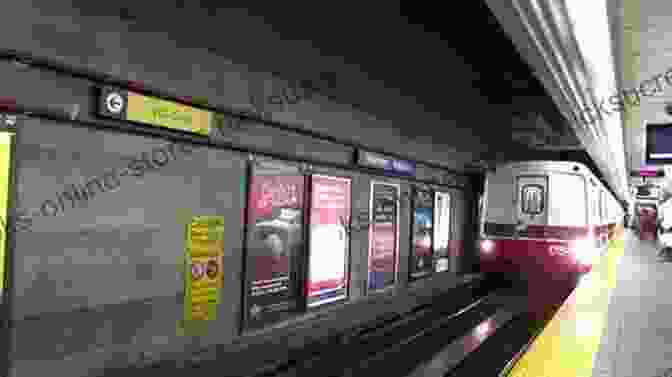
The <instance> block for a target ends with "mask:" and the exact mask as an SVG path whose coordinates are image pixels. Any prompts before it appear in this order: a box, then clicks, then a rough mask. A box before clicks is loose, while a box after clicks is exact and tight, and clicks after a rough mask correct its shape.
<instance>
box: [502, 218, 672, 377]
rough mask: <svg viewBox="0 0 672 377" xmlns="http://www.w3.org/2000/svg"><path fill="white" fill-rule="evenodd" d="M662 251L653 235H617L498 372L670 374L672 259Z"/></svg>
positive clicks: (567, 376) (616, 376) (571, 376)
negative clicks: (527, 343) (646, 237)
mask: <svg viewBox="0 0 672 377" xmlns="http://www.w3.org/2000/svg"><path fill="white" fill-rule="evenodd" d="M658 250H659V249H658V247H657V245H656V243H655V242H654V241H640V240H639V239H638V238H637V237H636V235H634V234H633V233H632V232H630V231H628V230H626V231H625V233H624V234H623V236H622V237H620V240H616V241H612V242H611V243H610V247H609V250H608V252H607V253H606V254H605V255H603V256H602V257H601V258H600V261H599V262H598V263H597V264H596V265H595V266H594V268H593V271H592V272H591V273H589V274H587V275H586V276H584V278H583V279H582V280H581V281H580V283H579V285H578V286H577V288H576V289H575V290H574V291H573V292H572V294H571V295H570V296H569V297H568V298H567V300H566V301H565V303H564V304H563V305H562V306H561V307H560V309H559V310H558V311H557V312H556V313H555V315H554V316H553V318H552V319H551V320H550V321H549V322H548V324H547V325H546V326H545V328H544V329H543V330H542V331H541V332H540V333H539V335H538V336H537V337H536V339H535V340H534V341H533V342H532V343H531V344H530V346H529V348H528V349H527V350H526V352H525V353H523V354H522V355H521V356H520V357H519V358H518V359H517V360H516V361H515V362H514V363H512V364H511V366H510V368H508V369H507V370H506V371H505V372H504V373H502V374H501V376H508V377H524V376H526V377H632V376H651V377H663V376H668V374H666V373H670V372H672V348H671V347H670V344H672V319H671V318H672V295H670V294H669V292H670V288H671V287H672V263H669V262H666V261H664V260H661V259H660V258H659V257H658ZM668 369H669V370H670V372H668ZM670 375H672V374H670Z"/></svg>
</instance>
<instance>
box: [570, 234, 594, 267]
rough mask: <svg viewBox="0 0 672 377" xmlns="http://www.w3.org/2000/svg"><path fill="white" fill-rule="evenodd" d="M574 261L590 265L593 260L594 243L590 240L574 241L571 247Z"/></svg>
mask: <svg viewBox="0 0 672 377" xmlns="http://www.w3.org/2000/svg"><path fill="white" fill-rule="evenodd" d="M572 251H573V254H574V259H576V261H577V262H579V263H580V264H582V265H591V264H592V263H593V259H594V258H595V243H594V242H593V240H590V239H583V240H576V241H574V243H573V245H572Z"/></svg>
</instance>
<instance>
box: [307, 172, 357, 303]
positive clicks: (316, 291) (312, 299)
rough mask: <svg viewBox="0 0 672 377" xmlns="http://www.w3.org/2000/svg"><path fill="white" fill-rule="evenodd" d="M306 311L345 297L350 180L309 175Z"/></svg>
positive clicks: (348, 243)
mask: <svg viewBox="0 0 672 377" xmlns="http://www.w3.org/2000/svg"><path fill="white" fill-rule="evenodd" d="M311 186H312V190H311V192H312V198H311V205H310V243H309V244H310V258H309V264H308V282H307V294H308V307H315V306H319V305H322V304H326V303H329V302H334V301H337V300H342V299H344V298H346V297H347V276H348V259H349V246H350V240H349V237H348V224H350V178H339V177H328V176H323V175H313V176H312V178H311Z"/></svg>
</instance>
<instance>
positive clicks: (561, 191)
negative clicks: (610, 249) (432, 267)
mask: <svg viewBox="0 0 672 377" xmlns="http://www.w3.org/2000/svg"><path fill="white" fill-rule="evenodd" d="M481 207H482V209H481V214H480V231H479V246H480V260H481V269H482V271H483V272H485V273H494V274H498V275H500V276H502V277H505V278H507V279H509V280H512V281H523V282H525V283H526V285H527V287H528V288H529V293H530V295H531V297H534V300H535V304H539V305H535V307H534V308H533V310H534V311H542V312H543V309H544V307H545V303H549V302H550V301H548V300H551V301H553V300H556V301H557V298H558V297H557V295H566V294H569V292H571V290H572V289H573V288H574V287H575V286H576V283H577V282H578V280H579V278H580V277H581V276H582V275H583V274H585V273H587V272H589V271H590V269H591V268H592V264H593V263H594V262H595V259H596V258H598V257H599V256H600V255H601V254H603V253H604V252H605V251H606V249H607V246H608V241H609V238H610V237H611V238H613V237H614V235H615V234H616V233H617V232H619V229H622V228H621V225H622V222H623V214H624V211H623V208H622V207H621V205H620V203H619V202H618V201H617V199H616V198H615V197H614V196H613V195H612V194H611V192H610V191H609V190H607V188H606V187H605V186H604V185H603V184H602V183H601V182H600V180H599V179H597V177H595V175H594V174H593V173H592V172H591V170H590V169H589V168H588V167H586V166H585V165H583V164H581V163H576V162H567V161H526V162H511V163H507V164H504V165H502V166H499V167H497V169H496V170H494V171H491V172H488V173H486V177H485V190H484V194H483V199H482V201H481ZM554 293H555V294H556V295H555V296H554Z"/></svg>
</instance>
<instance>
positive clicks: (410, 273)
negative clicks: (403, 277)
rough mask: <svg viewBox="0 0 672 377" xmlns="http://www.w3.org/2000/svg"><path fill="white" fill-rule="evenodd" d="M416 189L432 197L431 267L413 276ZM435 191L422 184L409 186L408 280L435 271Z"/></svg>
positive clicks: (416, 204) (420, 277)
mask: <svg viewBox="0 0 672 377" xmlns="http://www.w3.org/2000/svg"><path fill="white" fill-rule="evenodd" d="M418 191H424V192H428V193H430V195H431V198H432V205H431V208H432V236H431V248H430V249H431V253H432V268H431V270H430V271H429V272H425V273H422V274H420V275H418V276H413V273H414V271H413V265H414V263H413V259H414V257H415V234H414V232H413V229H414V227H415V210H416V208H418V202H417V196H416V194H417V192H418ZM436 191H437V190H435V189H434V188H433V187H428V186H422V185H413V186H411V195H412V196H411V205H410V209H411V213H410V220H411V221H410V226H411V227H410V232H409V233H410V234H409V239H410V241H409V245H410V249H411V250H410V253H408V261H409V263H408V281H409V282H415V281H418V280H422V279H427V278H429V277H431V276H432V275H433V274H434V273H435V272H436V253H435V249H434V243H435V234H436V230H435V225H436V224H434V222H435V211H436V196H435V195H436V194H435V192H436Z"/></svg>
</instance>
